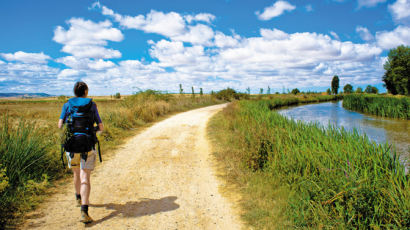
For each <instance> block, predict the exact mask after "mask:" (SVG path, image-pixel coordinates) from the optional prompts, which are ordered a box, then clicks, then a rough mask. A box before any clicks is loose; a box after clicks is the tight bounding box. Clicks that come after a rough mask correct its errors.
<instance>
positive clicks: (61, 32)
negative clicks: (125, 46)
mask: <svg viewBox="0 0 410 230" xmlns="http://www.w3.org/2000/svg"><path fill="white" fill-rule="evenodd" d="M67 24H68V25H69V26H70V28H69V29H68V30H65V29H64V28H63V27H61V26H58V27H57V28H56V29H55V30H54V37H53V40H54V41H55V42H58V43H60V44H63V45H64V46H63V49H62V51H63V52H66V53H69V54H72V55H73V56H76V57H81V58H118V57H121V53H120V52H119V51H117V50H113V49H107V48H104V46H106V45H107V44H108V42H107V41H114V42H119V41H122V40H123V39H124V36H123V34H122V33H121V31H120V30H118V29H116V28H113V27H112V24H111V22H110V21H108V20H106V21H103V22H99V23H95V22H93V21H90V20H84V19H81V18H72V19H70V20H69V21H68V22H67Z"/></svg>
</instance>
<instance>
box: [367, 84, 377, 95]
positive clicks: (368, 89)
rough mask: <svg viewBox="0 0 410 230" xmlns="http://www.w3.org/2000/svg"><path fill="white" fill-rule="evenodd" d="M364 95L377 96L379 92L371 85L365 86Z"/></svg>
mask: <svg viewBox="0 0 410 230" xmlns="http://www.w3.org/2000/svg"><path fill="white" fill-rule="evenodd" d="M364 92H365V93H375V94H377V93H378V92H379V90H378V89H377V88H376V87H374V86H371V85H368V86H366V89H365V90H364Z"/></svg>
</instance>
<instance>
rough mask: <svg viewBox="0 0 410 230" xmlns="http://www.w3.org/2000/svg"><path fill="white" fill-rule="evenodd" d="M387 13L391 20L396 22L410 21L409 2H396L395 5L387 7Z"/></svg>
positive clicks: (404, 0)
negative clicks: (388, 12)
mask: <svg viewBox="0 0 410 230" xmlns="http://www.w3.org/2000/svg"><path fill="white" fill-rule="evenodd" d="M389 11H390V13H391V14H392V15H393V18H394V19H395V20H397V21H402V20H408V21H410V1H409V0H397V1H396V2H395V3H393V4H391V5H389Z"/></svg>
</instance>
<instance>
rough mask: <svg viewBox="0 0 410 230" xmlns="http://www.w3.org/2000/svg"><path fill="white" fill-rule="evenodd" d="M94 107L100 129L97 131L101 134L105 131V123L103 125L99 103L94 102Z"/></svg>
mask: <svg viewBox="0 0 410 230" xmlns="http://www.w3.org/2000/svg"><path fill="white" fill-rule="evenodd" d="M93 107H94V117H95V121H96V123H97V125H98V131H97V133H98V134H101V133H102V132H103V131H104V125H103V123H102V121H101V118H100V114H99V113H98V109H97V104H95V103H94V104H93Z"/></svg>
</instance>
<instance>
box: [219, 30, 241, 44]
mask: <svg viewBox="0 0 410 230" xmlns="http://www.w3.org/2000/svg"><path fill="white" fill-rule="evenodd" d="M214 40H215V46H216V47H219V48H227V47H235V46H237V45H238V44H239V42H240V40H241V37H240V36H239V35H234V36H228V35H225V34H224V33H222V32H219V31H218V32H216V34H215V38H214Z"/></svg>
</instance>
